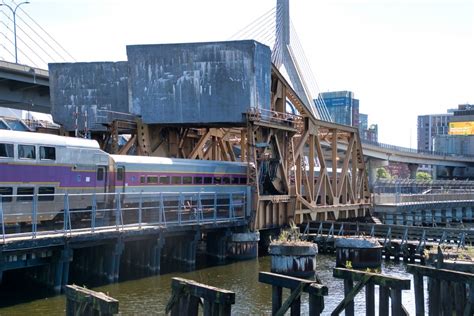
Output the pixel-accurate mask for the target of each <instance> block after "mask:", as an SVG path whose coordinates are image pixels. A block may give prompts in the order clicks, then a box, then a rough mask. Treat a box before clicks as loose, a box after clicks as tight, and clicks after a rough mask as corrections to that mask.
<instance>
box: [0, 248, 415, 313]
mask: <svg viewBox="0 0 474 316" xmlns="http://www.w3.org/2000/svg"><path fill="white" fill-rule="evenodd" d="M334 266H335V257H334V256H329V255H318V259H317V267H318V276H319V278H320V279H321V280H322V282H323V284H325V285H327V286H328V288H329V296H328V297H326V298H325V310H324V313H323V314H329V313H330V312H331V311H332V310H333V309H334V308H335V307H336V306H337V304H338V303H339V302H340V301H341V300H342V299H343V292H344V287H343V281H342V280H338V279H334V278H333V277H332V269H333V268H334ZM178 269H179V267H177V266H176V265H167V264H165V265H164V266H163V271H162V273H163V274H162V275H159V276H148V277H143V278H137V277H136V276H135V277H132V276H129V278H124V279H123V280H121V282H119V283H115V284H108V285H101V286H97V287H96V286H92V285H91V284H92V283H76V284H87V287H89V288H93V289H94V290H96V291H101V292H104V293H106V294H108V295H110V296H112V297H114V298H116V299H118V300H119V302H120V311H121V313H122V314H124V315H130V314H133V315H143V314H151V315H157V314H164V309H165V306H166V303H167V302H168V299H169V298H170V296H171V289H170V285H171V278H172V277H182V278H187V279H191V280H195V281H197V282H201V283H204V284H208V285H211V286H216V287H220V288H224V289H227V290H231V291H234V292H235V293H236V305H234V306H233V307H232V312H233V314H234V315H249V314H251V315H269V314H270V313H271V286H268V285H264V284H260V283H259V282H258V272H259V271H270V257H268V256H266V257H260V258H258V259H255V260H248V261H239V262H232V263H227V264H225V265H219V264H218V262H217V261H215V260H213V259H211V258H207V257H202V256H200V257H199V260H198V261H197V269H196V270H195V271H191V272H179V270H178ZM382 269H383V272H384V273H388V274H391V275H397V276H400V277H405V278H408V277H410V278H411V276H410V275H408V274H407V273H406V272H405V266H404V265H403V264H402V263H385V264H384V266H383V268H382ZM165 272H166V273H165ZM8 279H9V280H6V281H8V282H12V281H13V282H16V279H14V277H13V276H9V277H8ZM26 282H29V281H27V280H22V281H18V282H16V283H17V284H16V288H15V290H12V291H11V293H8V294H7V295H6V296H4V294H1V296H0V301H1V306H2V307H3V308H0V315H27V314H32V313H44V314H45V315H61V314H64V310H65V298H64V296H62V295H60V296H48V295H51V294H44V290H40V289H38V288H33V287H32V288H30V287H29V283H26ZM376 294H377V293H376ZM283 295H284V297H283V299H286V297H287V296H288V295H289V293H287V292H286V291H284V293H283ZM22 297H23V298H22ZM364 297H365V295H364V293H363V291H362V292H361V293H360V294H358V296H357V297H356V300H355V311H356V314H361V313H362V311H363V310H364V304H365V303H364ZM302 302H303V304H302V314H307V313H308V312H309V311H308V297H307V295H303V297H302ZM403 302H404V305H405V307H407V309H408V311H409V312H410V313H412V312H413V313H414V296H413V292H405V293H404V295H403ZM376 304H377V302H376Z"/></svg>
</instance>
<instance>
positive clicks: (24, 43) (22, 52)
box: [1, 11, 48, 67]
mask: <svg viewBox="0 0 474 316" xmlns="http://www.w3.org/2000/svg"><path fill="white" fill-rule="evenodd" d="M1 12H2V14H3V15H5V17H6V18H7V19H8V20H10V21H11V22H12V23H13V19H12V18H11V17H10V16H9V15H8V14H6V13H5V12H4V11H1ZM2 24H3V25H4V26H5V27H6V28H7V30H8V31H10V33H11V34H12V36H14V35H15V32H14V31H13V30H12V29H11V28H10V26H9V25H8V24H6V23H5V22H3V21H2ZM16 28H17V32H16V38H17V50H18V51H19V52H20V53H21V54H22V56H24V57H25V59H27V60H29V61H30V63H31V64H32V65H33V66H35V67H38V65H37V63H35V62H34V61H33V60H32V59H31V58H30V57H29V55H28V54H27V53H26V51H25V50H23V49H21V46H23V45H24V46H25V47H27V49H28V50H29V51H30V52H31V53H32V54H33V55H35V56H36V57H37V58H38V59H39V60H41V62H43V63H44V64H46V65H47V64H48V62H47V61H45V60H44V59H43V58H42V57H41V55H39V54H38V53H36V52H35V50H34V49H32V48H31V47H30V45H29V44H28V43H27V42H26V41H24V40H23V38H22V37H21V35H20V34H21V32H23V29H22V28H21V27H20V26H19V25H18V23H17V24H16ZM18 30H20V31H21V32H18ZM23 33H24V32H23ZM8 41H9V42H10V43H11V44H12V46H13V47H15V43H14V42H13V41H12V40H8ZM18 43H22V44H23V45H18ZM13 58H15V55H13Z"/></svg>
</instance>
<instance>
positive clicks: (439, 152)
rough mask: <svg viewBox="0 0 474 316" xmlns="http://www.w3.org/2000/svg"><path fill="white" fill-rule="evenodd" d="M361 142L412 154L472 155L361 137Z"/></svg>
mask: <svg viewBox="0 0 474 316" xmlns="http://www.w3.org/2000/svg"><path fill="white" fill-rule="evenodd" d="M361 140H362V143H363V144H367V145H373V146H377V147H380V148H386V149H391V150H395V151H401V152H406V153H413V154H425V155H434V156H441V157H461V158H462V157H474V155H469V154H464V155H460V154H455V153H446V152H442V151H434V150H432V151H430V150H423V149H414V148H407V147H401V146H395V145H390V144H384V143H379V142H374V141H370V140H367V139H361Z"/></svg>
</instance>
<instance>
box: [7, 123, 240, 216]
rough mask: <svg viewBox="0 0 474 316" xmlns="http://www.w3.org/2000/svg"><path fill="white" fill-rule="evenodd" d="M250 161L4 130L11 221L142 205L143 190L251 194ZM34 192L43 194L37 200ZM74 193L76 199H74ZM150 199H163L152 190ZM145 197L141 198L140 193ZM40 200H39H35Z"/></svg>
mask: <svg viewBox="0 0 474 316" xmlns="http://www.w3.org/2000/svg"><path fill="white" fill-rule="evenodd" d="M246 174H247V164H245V163H240V162H221V161H205V160H189V159H171V158H161V157H144V156H120V155H110V154H108V153H106V152H104V151H102V150H101V149H100V147H99V144H98V143H97V142H96V141H94V140H88V139H81V138H73V137H64V136H57V135H49V134H41V133H30V132H17V131H6V130H0V196H1V201H2V203H1V208H2V211H3V220H4V222H5V223H6V224H13V223H25V222H31V221H32V214H33V213H32V205H34V204H35V206H33V207H35V209H36V214H37V215H36V219H37V221H51V220H54V219H55V218H56V217H57V216H58V214H62V212H63V210H64V209H65V202H64V195H65V193H68V196H69V195H70V196H71V198H70V199H69V203H68V207H69V209H90V208H91V207H92V202H91V200H92V199H91V194H88V195H86V194H84V195H77V194H78V193H94V192H95V193H97V194H96V198H97V200H96V202H95V203H97V204H102V205H106V203H115V201H113V200H112V199H114V196H115V195H114V194H107V193H117V192H123V193H126V194H123V197H122V199H123V200H122V201H121V202H122V204H123V205H133V204H136V203H138V202H137V196H139V195H140V192H144V193H150V192H168V193H169V192H217V193H226V192H237V191H241V192H245V190H246V186H247V178H246ZM34 195H36V196H37V198H34ZM73 196H74V198H72V197H73ZM147 196H148V199H155V200H156V199H157V198H158V197H157V195H153V194H149V195H147ZM140 199H141V197H140ZM33 201H34V203H33Z"/></svg>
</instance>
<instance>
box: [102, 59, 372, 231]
mask: <svg viewBox="0 0 474 316" xmlns="http://www.w3.org/2000/svg"><path fill="white" fill-rule="evenodd" d="M271 93H272V95H271V111H262V110H255V109H251V110H250V111H248V113H246V117H247V120H246V125H245V126H231V127H229V126H223V127H215V126H212V127H202V126H179V127H178V126H160V125H146V124H144V123H142V122H141V121H140V120H137V121H136V122H123V121H114V122H113V123H112V124H111V126H110V127H109V135H108V137H110V138H111V140H112V142H111V143H112V147H111V148H109V151H111V152H112V153H119V154H126V153H127V152H128V151H129V150H130V149H131V148H132V147H135V148H136V152H137V154H139V155H146V156H165V157H177V158H189V159H210V160H224V161H246V162H248V165H249V167H248V181H249V183H250V184H251V185H252V186H253V189H254V190H253V192H254V197H253V202H254V203H253V209H254V212H253V215H254V216H253V218H252V224H251V225H252V228H253V229H266V228H273V227H278V226H282V225H285V224H288V223H289V221H290V220H294V221H295V222H297V223H301V222H303V221H305V220H309V219H311V220H316V219H317V220H337V219H341V218H350V217H357V216H363V215H365V213H366V212H367V210H368V209H369V206H370V193H369V189H368V179H367V174H366V166H365V163H364V159H363V154H362V146H361V141H360V138H359V134H358V131H357V129H356V128H353V127H349V126H345V125H339V124H335V123H330V122H326V121H321V120H318V119H316V118H315V117H314V116H313V115H312V113H311V112H310V111H309V110H308V109H307V108H306V106H305V105H304V104H303V102H302V101H301V100H300V99H299V98H298V96H297V95H296V93H295V92H294V91H293V89H292V88H291V86H290V85H289V84H288V82H287V81H286V80H285V79H284V78H283V76H282V75H281V74H280V72H279V71H278V70H277V69H276V67H273V69H272V83H271ZM287 100H289V101H290V102H291V103H292V104H293V105H294V106H295V107H296V109H297V110H298V112H299V115H292V114H288V113H286V102H287ZM122 132H127V133H131V134H132V137H131V138H130V140H129V141H128V143H127V144H126V145H125V146H123V147H122V148H121V149H120V150H119V149H118V146H117V139H118V135H119V134H120V133H122ZM234 146H238V147H240V148H241V152H240V157H236V154H235V153H234V150H233V148H234ZM311 170H313V172H310V171H311ZM333 171H335V172H333Z"/></svg>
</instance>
